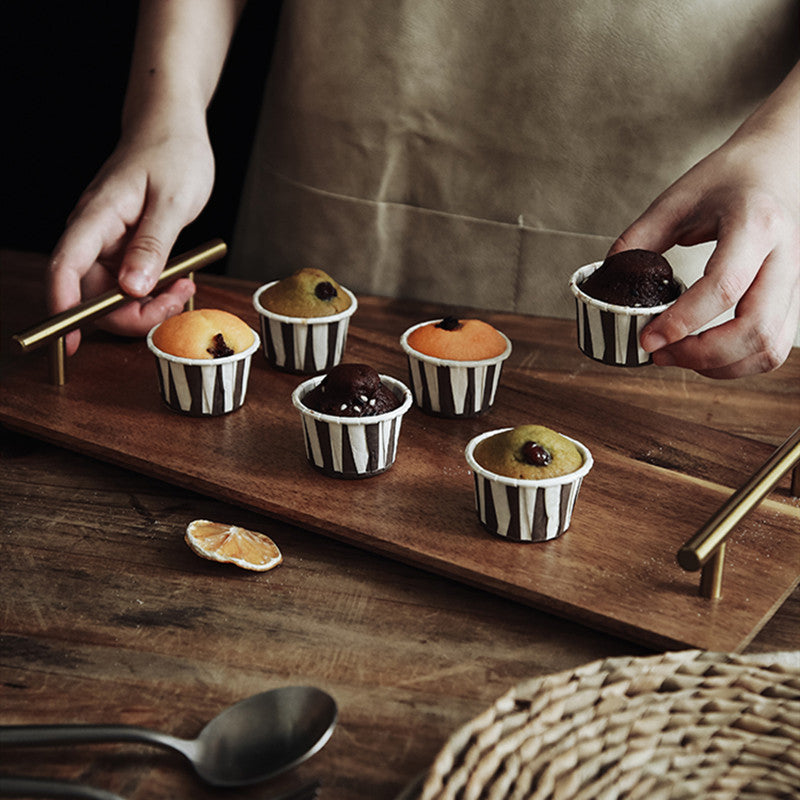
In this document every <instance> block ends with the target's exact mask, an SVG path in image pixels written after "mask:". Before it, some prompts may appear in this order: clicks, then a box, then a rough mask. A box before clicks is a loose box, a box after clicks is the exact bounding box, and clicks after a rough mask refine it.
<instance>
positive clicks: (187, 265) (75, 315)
mask: <svg viewBox="0 0 800 800" xmlns="http://www.w3.org/2000/svg"><path fill="white" fill-rule="evenodd" d="M227 252H228V246H227V245H226V244H225V242H223V241H222V239H212V240H211V241H210V242H206V243H205V244H203V245H200V246H199V247H196V248H195V249H194V250H190V251H188V252H187V253H183V254H182V255H179V256H175V257H173V258H171V259H170V260H169V261H168V262H167V265H166V267H165V268H164V271H163V272H162V273H161V277H160V278H159V279H158V283H156V285H155V289H161V288H163V287H164V286H166V285H167V284H169V283H172V282H173V281H175V280H177V279H178V278H182V277H183V276H188V277H189V278H193V277H194V273H195V272H196V271H197V270H199V269H202V268H203V267H206V266H208V265H209V264H212V263H213V262H214V261H219V259H221V258H222V257H223V256H224V255H225V254H226V253H227ZM133 299H134V298H132V297H130V296H129V295H127V294H124V293H123V292H120V291H118V290H116V289H111V290H110V291H108V292H105V293H104V294H101V295H98V296H97V297H93V298H92V299H91V300H87V301H85V302H84V303H81V304H80V305H77V306H75V307H74V308H69V309H67V310H66V311H62V312H61V313H60V314H56V315H55V316H53V317H50V318H49V319H46V320H45V321H44V322H40V323H39V324H38V325H34V326H32V327H30V328H28V329H27V330H24V331H21V332H20V333H17V334H15V335H14V336H12V337H11V338H12V340H13V341H15V342H16V343H17V344H18V345H19V347H20V349H21V350H22V351H23V352H24V353H27V352H28V351H30V350H35V349H37V348H38V347H41V346H42V345H45V344H49V345H50V382H51V383H53V384H55V385H56V386H63V385H64V383H65V382H66V358H65V355H66V348H65V342H64V337H65V336H66V335H67V334H68V333H69V332H70V331H74V330H75V329H76V328H80V327H81V325H85V324H86V323H88V322H90V321H92V320H94V319H97V318H98V317H102V316H104V315H105V314H108V313H110V312H111V311H114V309H116V308H119V307H120V306H121V305H124V304H125V303H129V302H131V301H133ZM188 305H189V307H192V303H191V301H190V302H189V304H188Z"/></svg>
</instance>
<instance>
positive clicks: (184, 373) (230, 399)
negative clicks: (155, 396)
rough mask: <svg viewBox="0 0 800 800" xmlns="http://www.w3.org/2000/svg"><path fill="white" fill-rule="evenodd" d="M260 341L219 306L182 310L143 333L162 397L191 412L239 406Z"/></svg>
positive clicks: (205, 413)
mask: <svg viewBox="0 0 800 800" xmlns="http://www.w3.org/2000/svg"><path fill="white" fill-rule="evenodd" d="M259 344H260V342H259V338H258V334H257V333H256V332H255V331H254V330H252V328H250V327H249V326H248V325H247V324H246V323H245V322H244V321H243V320H241V319H240V318H239V317H237V316H236V315H235V314H231V313H229V312H227V311H221V310H219V309H197V310H195V311H184V312H183V313H182V314H178V315H176V316H174V317H170V318H169V319H167V320H164V322H162V323H160V324H159V325H156V326H155V327H154V328H153V329H152V330H151V331H150V332H149V333H148V335H147V346H148V348H149V349H150V351H151V352H152V353H153V354H154V355H155V357H156V364H157V366H158V384H159V390H160V392H161V397H162V398H163V400H164V402H165V403H166V404H167V406H169V408H171V409H172V410H173V411H177V412H179V413H181V414H187V415H189V416H194V417H206V416H211V417H214V416H219V415H221V414H227V413H229V412H231V411H235V410H236V409H237V408H240V407H241V406H242V404H243V403H244V399H245V394H246V391H247V383H248V378H249V376H250V361H251V357H252V355H253V353H254V352H255V351H256V350H258V347H259Z"/></svg>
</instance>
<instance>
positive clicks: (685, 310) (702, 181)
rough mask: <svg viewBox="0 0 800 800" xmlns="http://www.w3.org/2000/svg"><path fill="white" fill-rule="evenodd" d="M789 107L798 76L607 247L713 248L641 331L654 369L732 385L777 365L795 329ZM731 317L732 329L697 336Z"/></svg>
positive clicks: (798, 244) (796, 201) (796, 270)
mask: <svg viewBox="0 0 800 800" xmlns="http://www.w3.org/2000/svg"><path fill="white" fill-rule="evenodd" d="M798 106H800V67H796V68H795V69H794V70H793V71H792V73H790V75H789V76H788V78H787V80H786V81H784V83H783V84H782V85H781V86H780V87H779V88H778V90H776V92H775V93H773V95H772V96H771V97H770V98H769V99H768V100H767V101H766V102H765V103H764V105H763V106H762V107H761V108H760V109H759V110H757V111H756V112H755V113H754V114H753V115H752V116H751V117H750V119H748V120H747V121H746V122H745V123H744V124H743V125H742V127H741V128H740V129H739V130H738V131H737V132H736V133H735V134H734V135H733V136H732V137H731V139H729V140H728V142H726V143H725V144H724V145H723V146H722V147H720V148H719V149H718V150H716V151H714V152H713V153H711V154H710V155H709V156H707V157H706V158H704V159H703V160H702V161H700V162H699V163H698V164H697V165H695V166H694V167H693V168H692V169H690V170H689V171H688V172H687V173H686V174H685V175H684V176H683V177H681V178H680V179H679V180H678V181H676V182H675V183H674V184H673V185H672V186H671V187H669V188H668V189H667V190H666V191H665V192H664V193H663V194H662V195H661V196H660V197H658V198H657V199H656V200H655V201H654V202H653V203H652V205H651V206H650V207H649V208H648V209H647V210H646V211H645V213H644V214H643V215H642V216H641V217H639V219H638V220H636V221H635V222H634V223H633V224H632V225H631V226H630V227H629V228H628V229H627V230H625V231H624V232H623V233H622V234H621V235H620V237H619V238H618V239H617V240H616V241H615V242H614V244H613V245H612V247H611V249H610V251H609V253H615V252H618V251H620V250H627V249H631V248H643V249H648V250H655V251H657V252H664V251H665V250H667V249H669V248H670V247H672V246H673V245H675V244H678V245H687V246H688V245H695V244H699V243H700V242H707V241H714V240H715V241H716V247H715V249H714V252H713V254H712V255H711V257H710V258H709V260H708V263H707V264H706V267H705V273H704V275H703V277H701V278H700V279H699V280H698V281H697V282H696V283H695V284H694V285H693V286H691V287H690V288H689V289H688V290H687V291H686V292H684V294H683V295H681V297H680V298H678V300H676V301H675V303H674V304H673V305H672V306H670V308H669V309H667V310H666V311H665V312H663V313H662V314H660V315H659V316H658V317H656V318H655V319H654V320H653V321H652V322H651V323H650V324H649V325H647V326H646V327H645V329H644V330H643V331H642V334H641V338H640V342H641V345H642V347H643V348H644V349H645V350H647V351H648V352H652V353H653V361H654V363H656V364H659V365H662V366H672V365H675V366H680V367H685V368H687V369H693V370H695V371H696V372H698V373H700V374H702V375H706V376H708V377H711V378H735V377H740V376H743V375H749V374H754V373H758V372H767V371H769V370H772V369H776V368H777V367H779V366H780V365H781V364H782V363H783V362H784V361H785V360H786V358H787V356H788V354H789V351H790V349H791V347H792V343H793V340H794V338H795V336H796V335H797V331H798V320H800V163H798V160H799V159H798V156H799V155H800V147H798V138H800V132H798V130H797V118H798V116H800V115H798V114H797V109H798ZM731 308H734V309H735V316H734V318H733V319H731V320H729V321H725V322H723V323H721V324H718V325H716V326H713V327H710V328H708V329H706V330H704V331H702V332H701V333H696V331H698V329H700V328H701V327H703V326H705V325H707V324H708V323H710V322H712V320H714V319H716V317H718V316H719V315H720V314H722V313H723V312H725V311H728V310H729V309H731Z"/></svg>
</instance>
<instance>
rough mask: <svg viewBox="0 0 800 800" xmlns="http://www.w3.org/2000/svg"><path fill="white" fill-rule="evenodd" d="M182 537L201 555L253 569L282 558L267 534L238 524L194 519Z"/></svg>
mask: <svg viewBox="0 0 800 800" xmlns="http://www.w3.org/2000/svg"><path fill="white" fill-rule="evenodd" d="M185 539H186V543H187V544H188V545H189V547H191V548H192V550H194V552H195V553H197V555H199V556H201V557H202V558H207V559H209V560H210V561H222V562H225V563H229V564H236V566H237V567H242V568H243V569H250V570H254V571H255V572H266V571H267V570H268V569H272V568H273V567H277V566H278V564H280V563H281V561H283V556H282V555H281V551H280V550H278V546H277V545H276V544H275V542H273V541H272V539H270V538H269V536H266V535H265V534H263V533H256V532H255V531H248V530H247V529H246V528H240V527H238V526H237V525H225V524H224V523H222V522H209V520H207V519H196V520H195V521H194V522H190V523H189V525H188V526H187V528H186V536H185Z"/></svg>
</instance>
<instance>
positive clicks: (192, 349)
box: [153, 308, 254, 358]
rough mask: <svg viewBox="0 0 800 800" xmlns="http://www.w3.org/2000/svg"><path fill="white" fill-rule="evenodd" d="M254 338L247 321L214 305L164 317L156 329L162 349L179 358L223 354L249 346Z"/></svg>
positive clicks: (229, 354) (232, 353) (154, 340)
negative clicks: (213, 306) (167, 317)
mask: <svg viewBox="0 0 800 800" xmlns="http://www.w3.org/2000/svg"><path fill="white" fill-rule="evenodd" d="M253 340H254V337H253V331H252V330H250V328H249V327H248V325H247V323H246V322H244V321H243V320H241V319H239V317H237V316H236V315H235V314H231V313H230V312H228V311H221V310H219V309H215V308H200V309H195V310H194V311H184V312H183V313H181V314H177V315H176V316H174V317H170V318H169V319H166V320H164V322H162V323H161V324H160V325H159V326H158V327H157V328H156V330H155V331H154V333H153V344H154V345H155V346H156V347H158V349H159V350H163V351H164V352H165V353H170V354H171V355H173V356H178V357H180V358H223V357H225V356H231V355H234V354H235V353H241V352H243V351H244V350H247V348H248V347H251V346H252V344H253Z"/></svg>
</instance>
